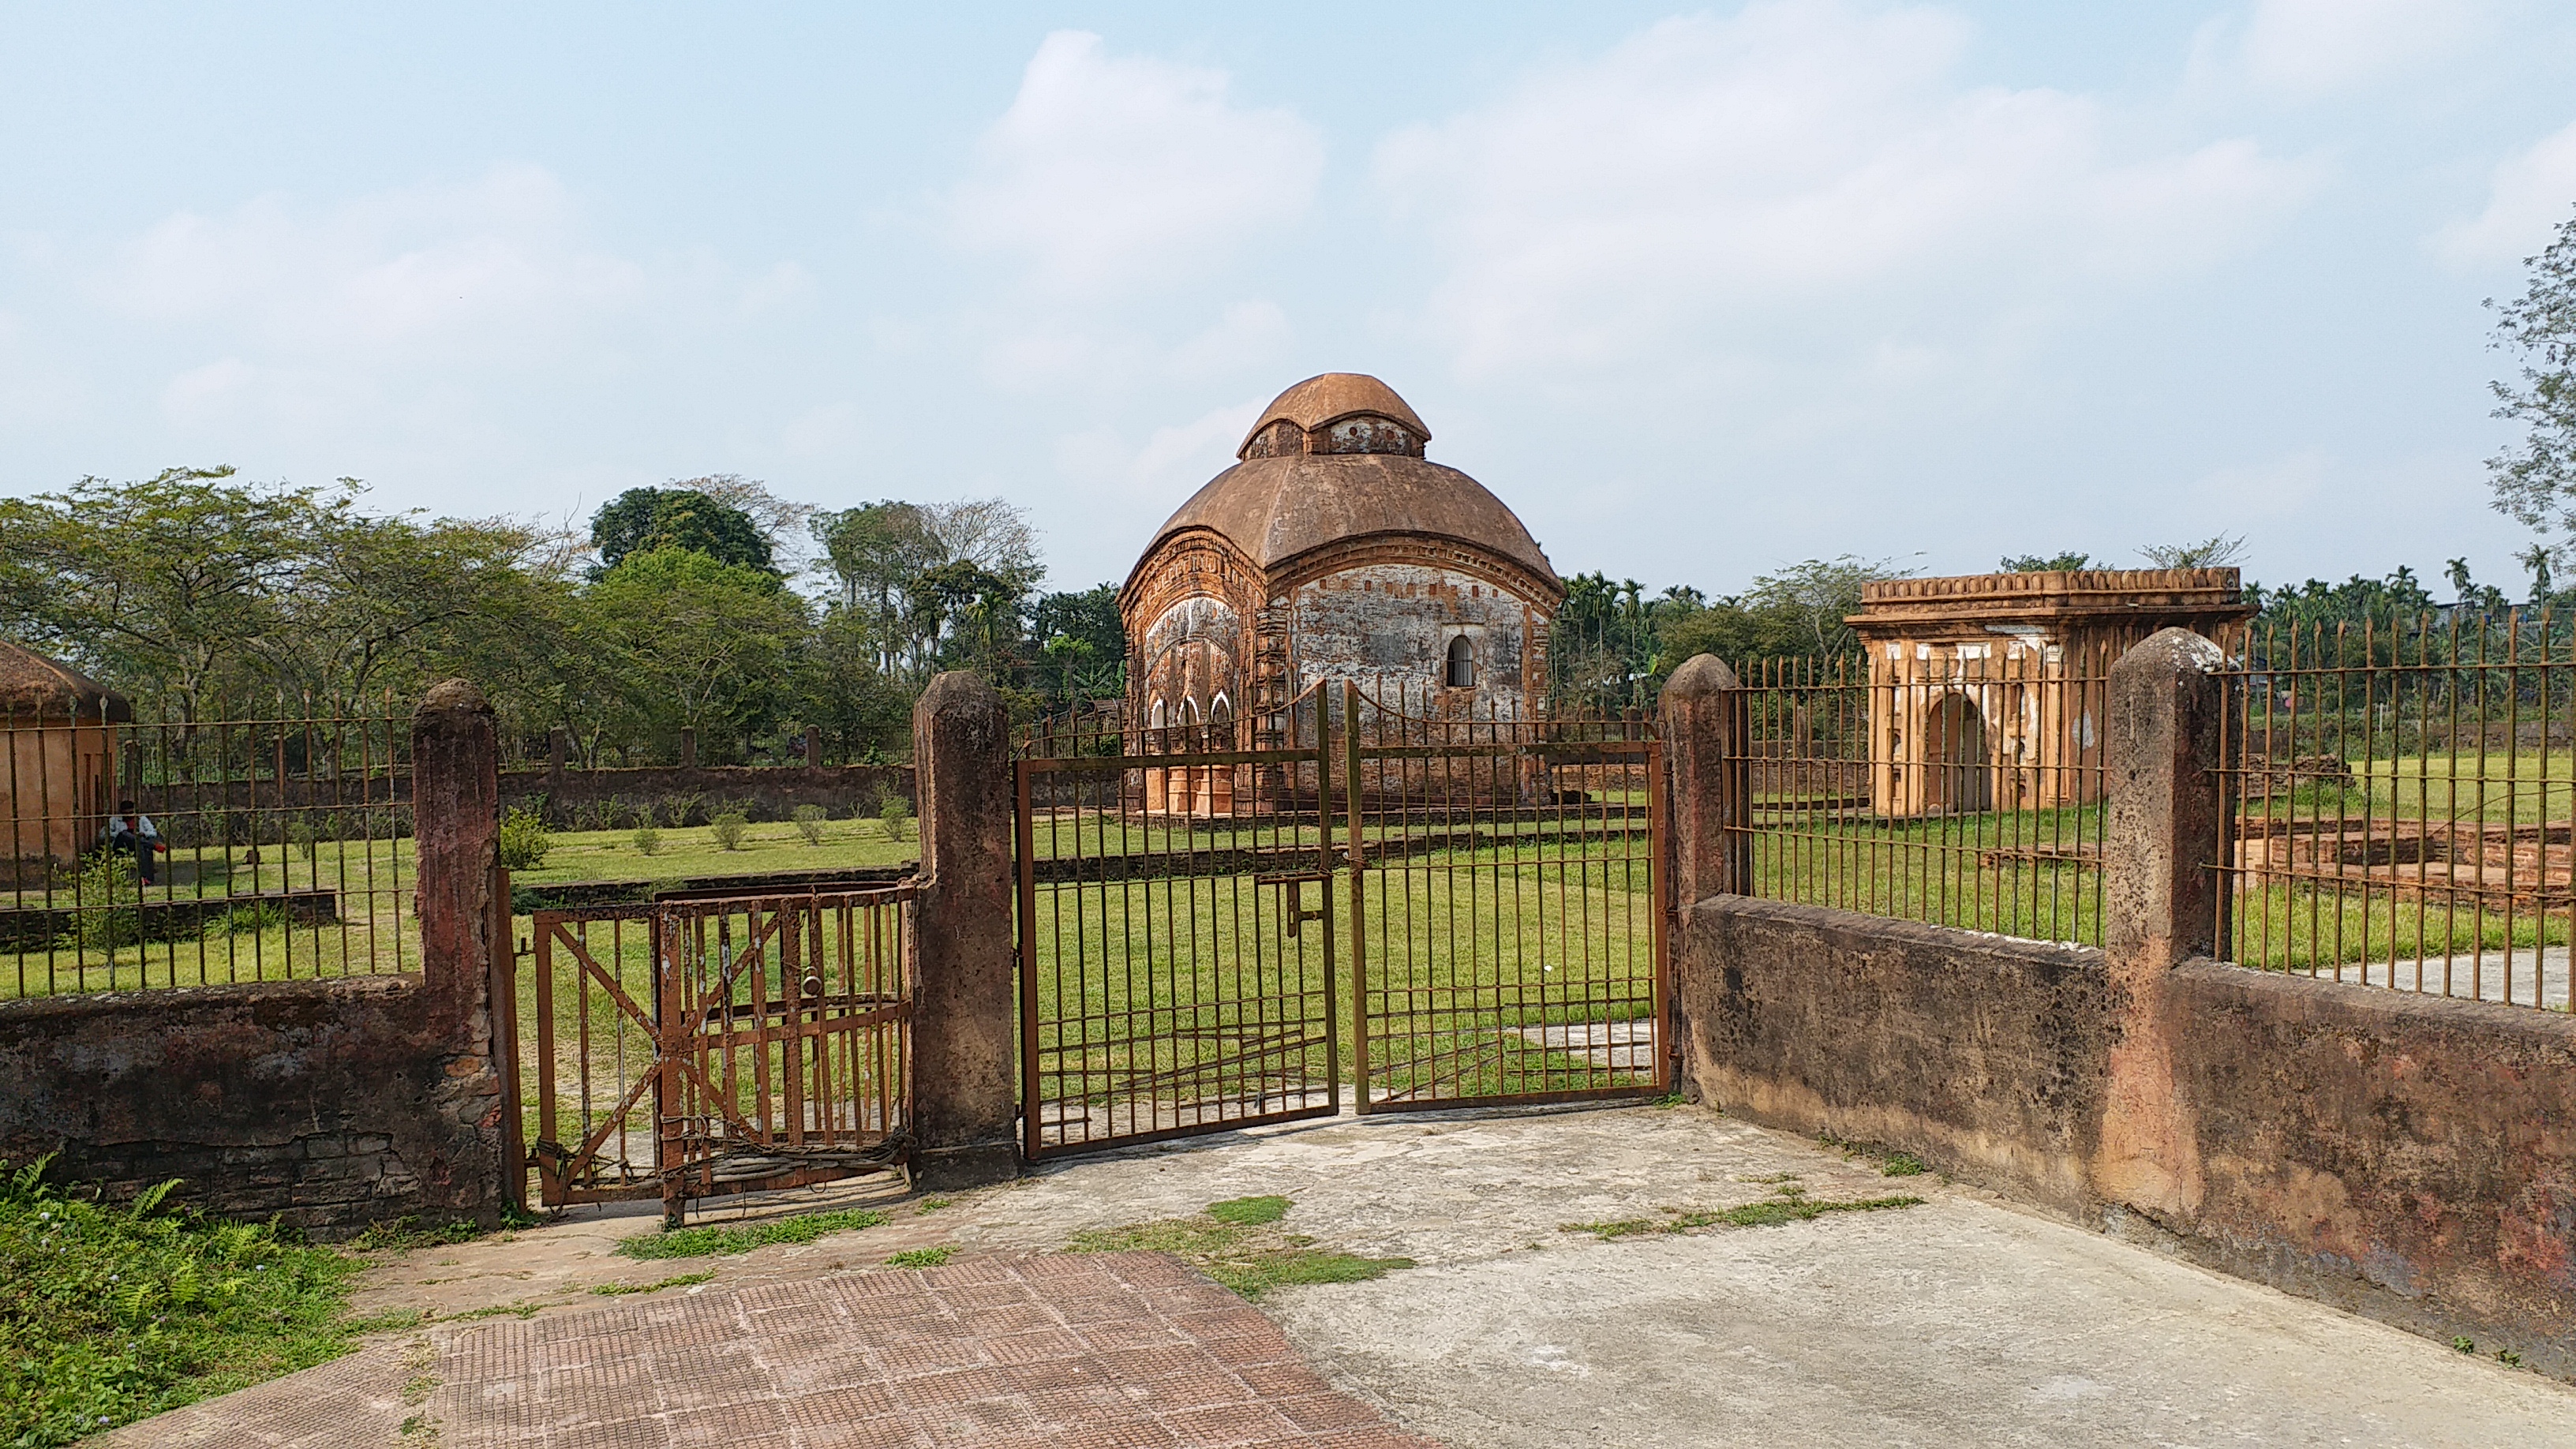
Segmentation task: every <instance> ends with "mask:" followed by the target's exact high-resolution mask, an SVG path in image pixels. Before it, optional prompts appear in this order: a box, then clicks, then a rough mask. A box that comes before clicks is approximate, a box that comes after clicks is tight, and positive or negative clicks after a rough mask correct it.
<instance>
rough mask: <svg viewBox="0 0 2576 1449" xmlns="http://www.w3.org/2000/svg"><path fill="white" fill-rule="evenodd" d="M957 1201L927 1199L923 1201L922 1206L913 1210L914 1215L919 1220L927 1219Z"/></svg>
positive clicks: (935, 1198)
mask: <svg viewBox="0 0 2576 1449" xmlns="http://www.w3.org/2000/svg"><path fill="white" fill-rule="evenodd" d="M955 1201H957V1199H955V1198H953V1197H926V1198H923V1199H922V1200H921V1205H920V1206H918V1207H916V1208H914V1209H913V1210H912V1215H913V1216H914V1217H917V1218H926V1217H928V1216H930V1215H931V1214H932V1213H935V1212H937V1211H939V1210H940V1209H941V1208H944V1207H946V1206H948V1205H949V1204H950V1203H953V1202H955Z"/></svg>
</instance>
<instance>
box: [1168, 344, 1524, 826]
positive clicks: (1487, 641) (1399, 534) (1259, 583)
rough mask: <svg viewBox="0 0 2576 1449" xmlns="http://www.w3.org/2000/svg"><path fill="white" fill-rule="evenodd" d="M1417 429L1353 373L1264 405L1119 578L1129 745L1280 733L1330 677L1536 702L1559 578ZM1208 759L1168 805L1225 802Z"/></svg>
mask: <svg viewBox="0 0 2576 1449" xmlns="http://www.w3.org/2000/svg"><path fill="white" fill-rule="evenodd" d="M1430 440H1431V429H1430V428H1429V427H1428V426H1426V425H1425V424H1424V423H1423V421H1422V419H1421V417H1420V416H1419V415H1417V414H1416V413H1415V412H1414V411H1413V409H1412V407H1411V406H1409V405H1408V404H1407V403H1406V402H1405V401H1404V399H1403V398H1401V397H1398V396H1397V395H1396V393H1395V390H1394V389H1393V388H1390V387H1388V386H1387V385H1386V384H1385V383H1383V382H1380V381H1378V380H1377V379H1376V378H1374V377H1368V376H1365V375H1362V374H1359V373H1345V372H1333V373H1325V374H1324V375H1322V376H1320V377H1310V378H1308V379H1306V380H1305V381H1304V382H1301V383H1298V384H1297V385H1296V386H1294V387H1292V388H1290V389H1288V390H1287V391H1286V392H1283V393H1281V394H1280V395H1279V396H1278V397H1277V398H1276V399H1275V400H1273V401H1272V402H1271V404H1270V406H1269V407H1267V408H1265V409H1263V410H1262V412H1261V415H1260V417H1259V418H1258V419H1256V420H1255V421H1254V423H1253V425H1252V428H1251V430H1250V431H1249V432H1248V433H1247V434H1246V435H1245V436H1244V439H1243V443H1242V446H1241V447H1239V448H1238V449H1236V451H1235V457H1236V459H1237V461H1236V463H1235V464H1234V466H1233V467H1230V468H1228V469H1226V470H1225V471H1224V472H1222V473H1219V474H1218V475H1216V477H1214V478H1212V479H1210V480H1209V481H1208V482H1207V484H1206V486H1204V487H1202V488H1200V489H1199V490H1198V492H1196V493H1195V494H1192V495H1191V496H1190V498H1189V500H1188V501H1187V502H1185V503H1183V504H1182V505H1181V506H1180V508H1179V509H1178V510H1177V511H1175V512H1174V513H1173V514H1172V516H1171V517H1170V518H1169V519H1167V520H1165V522H1164V524H1163V526H1162V527H1161V528H1160V529H1157V530H1156V531H1155V533H1154V536H1153V539H1152V541H1151V543H1149V544H1148V545H1147V547H1146V549H1145V551H1144V554H1143V556H1142V557H1140V558H1139V559H1138V560H1137V561H1136V566H1135V568H1134V569H1133V570H1132V571H1131V572H1130V573H1129V574H1128V576H1127V581H1126V583H1125V584H1124V585H1123V586H1122V587H1121V588H1120V589H1119V592H1118V607H1119V614H1120V617H1121V618H1122V620H1123V621H1124V624H1125V629H1126V634H1127V659H1128V672H1129V680H1130V684H1129V699H1130V706H1129V707H1130V708H1131V709H1132V710H1133V711H1135V714H1134V715H1133V716H1132V718H1131V722H1130V726H1129V728H1130V730H1131V731H1133V732H1136V733H1137V734H1138V735H1139V736H1140V743H1141V744H1143V745H1144V746H1145V747H1146V748H1148V749H1152V748H1156V747H1157V746H1156V743H1155V742H1157V741H1160V740H1165V739H1170V740H1173V741H1174V743H1175V744H1177V741H1178V739H1179V738H1180V737H1181V732H1184V731H1186V732H1187V737H1188V738H1189V739H1191V740H1192V741H1194V742H1197V741H1204V742H1205V743H1206V745H1208V746H1212V747H1215V748H1239V749H1257V748H1277V747H1280V746H1282V745H1285V744H1286V743H1288V740H1289V736H1290V734H1291V732H1292V723H1291V714H1292V710H1293V709H1294V708H1295V706H1296V703H1297V701H1298V700H1299V699H1300V698H1301V697H1302V696H1303V695H1304V694H1305V693H1306V691H1308V690H1309V689H1311V688H1313V687H1314V686H1316V685H1318V684H1324V683H1338V682H1340V681H1343V680H1354V681H1357V682H1358V683H1359V684H1360V685H1361V686H1362V687H1363V688H1365V689H1367V690H1368V691H1369V692H1370V693H1371V695H1372V696H1373V697H1375V698H1376V699H1378V700H1380V701H1382V702H1384V703H1386V704H1388V705H1390V706H1397V705H1400V707H1401V708H1403V709H1404V710H1405V711H1406V712H1407V713H1411V714H1419V715H1425V716H1429V717H1434V718H1449V719H1466V718H1474V719H1499V720H1523V719H1527V718H1530V717H1531V716H1532V715H1533V714H1534V712H1535V710H1536V708H1537V705H1538V703H1539V701H1540V700H1541V699H1543V697H1544V692H1545V686H1546V677H1547V637H1548V628H1549V625H1550V623H1551V622H1552V621H1553V620H1554V618H1555V616H1556V611H1557V608H1558V606H1559V605H1560V604H1562V603H1563V602H1564V600H1565V586H1564V585H1563V584H1562V583H1560V582H1559V581H1558V579H1557V576H1556V570H1555V569H1554V568H1553V567H1552V566H1551V565H1550V564H1549V563H1548V560H1547V555H1546V554H1545V553H1544V552H1542V551H1541V550H1540V548H1539V545H1538V541H1537V540H1536V539H1534V538H1532V537H1531V536H1530V532H1529V530H1528V529H1527V528H1526V527H1524V526H1522V524H1521V521H1520V519H1519V518H1518V517H1516V516H1514V514H1513V513H1512V511H1511V509H1510V508H1508V507H1506V506H1504V504H1503V502H1502V500H1501V499H1499V498H1496V497H1495V496H1494V495H1493V494H1492V493H1491V492H1489V491H1487V490H1486V488H1485V486H1484V485H1483V484H1481V483H1478V482H1477V481H1476V480H1475V479H1473V478H1470V477H1468V476H1467V475H1466V474H1464V473H1462V472H1459V471H1458V470H1457V469H1455V468H1450V467H1445V466H1443V465H1441V464H1438V463H1434V462H1431V461H1430V460H1429V459H1427V458H1426V457H1424V450H1425V447H1426V445H1428V444H1429V442H1430ZM1158 732H1159V733H1158ZM1174 773H1175V774H1176V775H1177V774H1179V773H1180V772H1174ZM1207 773H1211V774H1213V775H1214V776H1216V777H1219V778H1211V779H1204V780H1193V781H1190V782H1186V783H1176V784H1175V785H1174V787H1173V788H1174V790H1175V791H1176V792H1179V793H1182V794H1186V795H1187V796H1188V798H1187V799H1186V801H1184V800H1181V799H1174V800H1173V801H1171V802H1170V805H1171V808H1172V809H1174V810H1175V811H1187V812H1189V813H1196V814H1207V813H1219V814H1222V813H1225V812H1226V810H1227V809H1228V808H1229V802H1228V801H1227V800H1226V799H1225V798H1224V797H1225V796H1228V795H1230V794H1231V785H1230V783H1229V782H1228V781H1226V780H1225V779H1223V778H1222V777H1223V776H1224V775H1226V774H1228V773H1230V772H1226V771H1216V772H1207ZM1160 803H1161V802H1157V805H1158V807H1159V805H1160Z"/></svg>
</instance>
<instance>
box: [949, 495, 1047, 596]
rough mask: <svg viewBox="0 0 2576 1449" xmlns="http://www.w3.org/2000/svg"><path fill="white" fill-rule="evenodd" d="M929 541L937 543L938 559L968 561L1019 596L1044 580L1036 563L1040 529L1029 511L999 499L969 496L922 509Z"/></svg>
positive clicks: (952, 561)
mask: <svg viewBox="0 0 2576 1449" xmlns="http://www.w3.org/2000/svg"><path fill="white" fill-rule="evenodd" d="M922 514H923V516H924V518H925V519H926V520H927V521H928V524H929V528H930V534H931V537H933V538H935V539H937V540H938V541H939V561H940V562H942V563H969V564H973V565H974V566H975V567H977V568H979V569H982V570H983V571H984V572H986V573H988V574H991V575H993V576H994V577H995V578H999V579H1002V580H1005V581H1006V582H1008V583H1009V585H1010V586H1011V587H1012V588H1014V589H1016V590H1018V591H1019V592H1021V593H1026V592H1027V591H1028V590H1030V589H1032V588H1034V587H1036V586H1037V582H1038V580H1040V579H1042V578H1045V577H1046V565H1045V564H1044V563H1041V562H1040V561H1039V559H1038V531H1037V528H1036V527H1035V526H1034V525H1032V524H1031V523H1030V522H1029V515H1028V510H1026V509H1023V508H1015V507H1013V506H1011V505H1010V504H1008V503H1005V502H1003V501H1002V500H1001V499H999V498H970V499H968V500H966V501H965V502H963V503H933V504H931V505H929V506H928V507H926V508H924V509H923V510H922Z"/></svg>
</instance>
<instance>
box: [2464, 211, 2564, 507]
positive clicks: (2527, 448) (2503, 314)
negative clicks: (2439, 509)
mask: <svg viewBox="0 0 2576 1449" xmlns="http://www.w3.org/2000/svg"><path fill="white" fill-rule="evenodd" d="M2523 265H2524V266H2526V267H2528V268H2529V269H2530V273H2531V280H2530V285H2529V286H2528V288H2526V289H2525V291H2524V292H2523V294H2522V296H2520V297H2519V298H2516V299H2515V300H2513V301H2511V302H2506V303H2503V304H2501V305H2499V304H2498V303H2497V302H2496V300H2495V299H2494V298H2492V297H2490V298H2488V299H2487V302H2486V305H2487V307H2488V308H2489V309H2491V310H2492V311H2494V313H2495V314H2496V331H2495V339H2494V341H2493V342H2492V343H2491V344H2490V345H2491V346H2493V347H2494V348H2495V349H2496V350H2498V351H2501V352H2511V353H2514V354H2516V355H2517V356H2519V357H2520V358H2521V361H2522V366H2521V369H2520V376H2519V377H2518V379H2517V380H2515V381H2513V382H2501V381H2499V382H2493V383H2490V384H2488V386H2489V387H2491V388H2492V389H2493V390H2494V392H2495V396H2496V402H2497V404H2498V406H2497V408H2496V410H2495V412H2494V414H2493V416H2495V417H2498V418H2502V419H2504V420H2506V421H2508V422H2517V423H2520V424H2522V425H2523V436H2522V440H2521V441H2520V442H2519V443H2516V444H2515V445H2513V446H2511V447H2508V448H2506V449H2505V450H2504V451H2502V452H2500V453H2498V454H2496V455H2495V456H2494V457H2492V458H2489V459H2488V460H2487V474H2488V480H2489V482H2490V484H2491V485H2492V486H2493V488H2494V490H2495V508H2496V511H2497V512H2499V513H2503V514H2506V515H2508V516H2510V517H2512V518H2513V519H2514V520H2516V521H2517V522H2519V523H2521V524H2522V525H2523V526H2524V527H2526V528H2529V529H2531V530H2532V531H2533V532H2535V533H2538V534H2542V535H2544V541H2545V536H2546V535H2549V534H2553V533H2555V534H2576V216H2571V217H2569V218H2568V219H2567V220H2566V221H2564V222H2561V223H2559V226H2558V234H2557V237H2556V238H2555V239H2554V240H2553V241H2551V242H2550V244H2549V247H2548V249H2547V250H2545V251H2543V252H2541V253H2540V254H2539V255H2537V256H2533V257H2526V258H2524V259H2523Z"/></svg>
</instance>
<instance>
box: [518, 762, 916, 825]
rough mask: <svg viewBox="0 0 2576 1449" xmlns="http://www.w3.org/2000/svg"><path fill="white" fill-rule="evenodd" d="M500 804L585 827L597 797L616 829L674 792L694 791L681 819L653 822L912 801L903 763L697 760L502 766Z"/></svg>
mask: <svg viewBox="0 0 2576 1449" xmlns="http://www.w3.org/2000/svg"><path fill="white" fill-rule="evenodd" d="M500 778H501V799H502V802H503V804H504V806H505V807H507V808H510V809H518V808H521V807H523V806H537V805H542V806H543V807H544V809H545V812H546V823H547V824H549V825H551V826H553V827H555V828H556V829H558V830H569V829H576V828H579V829H588V828H590V826H591V823H592V821H593V820H595V819H596V818H597V817H596V815H595V813H594V812H595V811H596V809H597V807H598V806H599V805H600V804H601V803H602V802H610V803H613V804H614V805H615V806H617V807H618V811H619V815H618V822H617V824H618V826H619V827H623V826H630V825H633V824H634V823H635V815H634V812H635V808H636V807H637V806H639V805H650V806H652V807H654V809H655V810H657V811H660V810H662V809H663V808H664V802H665V801H668V800H670V799H671V798H672V797H674V796H679V795H695V796H697V797H698V801H697V805H696V807H695V808H694V809H693V810H692V811H691V812H690V815H689V819H688V820H687V821H686V822H676V821H673V820H672V819H670V818H669V817H668V816H667V815H661V816H659V817H658V819H659V823H661V824H663V825H672V824H679V823H688V824H697V825H703V824H705V823H706V820H707V817H708V815H709V814H711V813H712V812H714V811H717V810H721V809H723V808H725V806H727V805H741V806H743V807H744V808H745V813H747V814H748V815H749V816H750V817H751V818H752V819H754V820H785V819H787V818H789V816H791V815H792V814H794V812H795V810H796V807H797V806H799V805H820V806H822V807H823V808H824V809H825V810H827V811H829V812H830V813H831V817H832V818H833V819H835V820H848V819H851V818H853V817H856V816H862V815H865V816H873V815H875V814H876V813H877V808H878V803H879V801H880V800H881V799H882V797H883V796H885V795H886V794H888V793H892V794H895V795H899V796H901V797H903V800H904V803H905V804H906V805H911V804H913V803H915V802H914V799H913V789H912V767H911V766H909V765H817V766H806V765H785V766H772V765H701V766H698V767H695V768H681V767H677V766H674V767H672V768H669V769H643V770H566V771H564V772H563V773H562V774H560V775H558V774H555V773H554V772H553V771H550V770H505V771H503V772H502V773H501V777H500Z"/></svg>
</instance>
